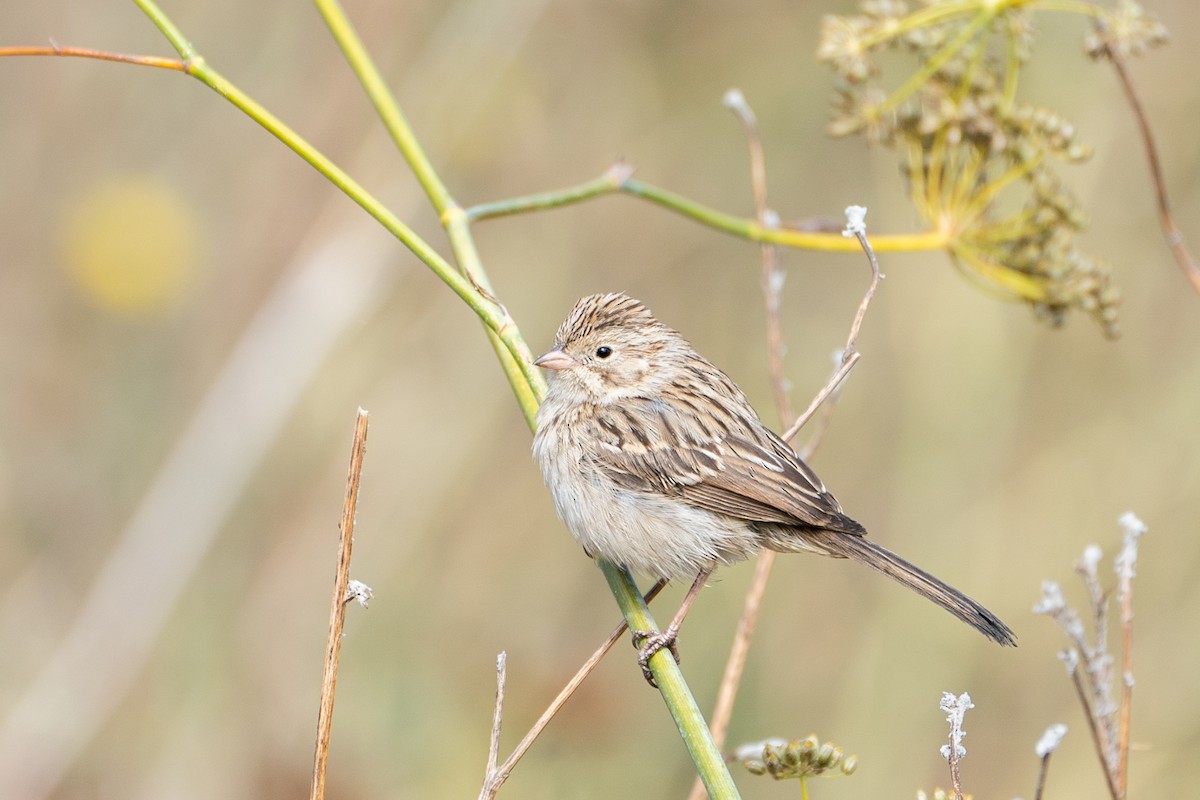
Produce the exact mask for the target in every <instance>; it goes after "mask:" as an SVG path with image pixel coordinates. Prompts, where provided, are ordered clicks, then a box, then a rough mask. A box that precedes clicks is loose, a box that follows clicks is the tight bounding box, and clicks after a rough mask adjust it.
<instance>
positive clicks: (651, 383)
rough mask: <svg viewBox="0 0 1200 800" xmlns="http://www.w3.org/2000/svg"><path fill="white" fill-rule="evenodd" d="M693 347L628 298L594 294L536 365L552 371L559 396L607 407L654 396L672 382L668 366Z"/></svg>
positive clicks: (576, 310)
mask: <svg viewBox="0 0 1200 800" xmlns="http://www.w3.org/2000/svg"><path fill="white" fill-rule="evenodd" d="M689 352H691V346H690V345H688V343H687V342H686V341H685V340H684V339H683V337H682V336H680V335H679V333H678V332H676V331H674V330H672V329H671V328H668V327H667V326H666V325H663V324H662V323H661V322H659V321H658V320H657V319H655V318H654V316H653V315H652V314H651V313H650V311H649V310H648V309H647V308H646V307H645V306H644V305H642V304H641V303H639V302H638V301H637V300H634V299H633V298H632V297H629V296H628V295H625V294H593V295H589V296H587V297H585V298H583V299H582V300H580V301H579V302H578V303H576V304H575V308H574V309H572V310H571V313H570V314H569V315H568V316H567V318H566V320H564V321H563V324H562V325H560V326H559V328H558V334H557V335H556V336H555V337H554V347H553V348H551V349H550V350H548V351H547V352H545V353H544V354H542V355H541V356H540V357H539V358H538V359H537V360H536V361H534V362H533V363H534V364H536V365H537V366H539V367H542V368H544V369H548V370H551V376H550V379H551V385H552V387H553V388H554V390H555V391H569V392H571V393H572V395H574V396H575V397H574V399H576V400H578V401H584V402H593V403H606V402H613V401H617V400H620V399H622V398H625V397H639V396H640V397H645V396H648V395H653V394H655V393H657V392H658V391H661V389H662V388H663V387H664V386H665V385H666V384H667V383H668V382H669V380H670V374H671V373H672V372H673V370H671V369H670V365H671V364H672V363H673V362H677V361H679V360H681V359H686V357H687V354H688V353H689Z"/></svg>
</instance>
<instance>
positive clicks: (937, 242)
mask: <svg viewBox="0 0 1200 800" xmlns="http://www.w3.org/2000/svg"><path fill="white" fill-rule="evenodd" d="M623 167H624V165H620V164H618V165H617V166H615V167H613V168H611V169H610V170H609V171H608V172H606V173H604V174H603V175H601V176H600V177H599V178H596V179H595V180H591V181H588V182H586V183H581V184H579V185H577V186H572V187H570V188H567V189H561V190H557V191H550V192H540V193H538V194H532V195H526V196H523V197H514V198H510V199H506V200H497V201H494V202H491V203H482V204H480V205H475V206H471V207H470V208H468V209H466V212H465V213H466V216H467V218H468V219H470V220H483V219H491V218H493V217H501V216H507V215H510V214H522V213H527V212H531V211H547V210H549V209H552V208H560V207H562V206H566V205H571V204H572V203H579V202H583V201H584V200H591V199H593V198H596V197H600V196H602V195H606V194H612V193H614V192H622V193H624V194H628V195H631V196H633V197H638V198H641V199H642V200H647V201H649V202H651V203H654V204H655V205H659V206H662V207H664V208H667V209H670V210H671V211H674V212H675V213H677V214H681V215H683V216H685V217H687V218H689V219H691V220H694V221H695V222H699V223H700V224H702V225H706V226H708V227H710V228H715V229H717V230H719V231H724V232H725V233H729V234H733V235H734V236H739V237H741V238H743V239H747V240H749V241H752V242H762V243H765V244H778V245H782V246H784V247H796V248H801V249H805V250H820V251H824V252H837V253H850V252H853V253H857V252H860V251H861V249H862V248H860V247H859V245H858V242H857V241H856V240H854V239H847V238H846V237H844V236H842V235H841V233H816V232H811V231H798V230H794V229H790V228H771V227H768V226H765V225H763V224H762V223H760V222H759V221H758V220H755V219H750V218H748V217H738V216H735V215H733V214H726V213H725V212H723V211H717V210H716V209H714V208H709V207H708V206H705V205H702V204H700V203H697V202H695V201H694V200H690V199H688V198H687V197H684V196H683V195H680V194H676V193H675V192H672V191H670V190H668V189H663V188H660V187H658V186H655V185H653V184H650V183H645V182H644V181H638V180H633V179H631V178H622V174H623V173H622V171H620V169H621V168H623ZM949 241H950V240H949V238H948V236H947V234H946V233H944V232H942V231H925V232H922V233H912V234H893V235H886V234H885V235H881V236H874V235H873V236H871V246H872V247H874V248H875V250H876V251H880V252H893V253H895V252H915V251H922V250H940V249H943V248H945V247H946V245H947V244H948V243H949Z"/></svg>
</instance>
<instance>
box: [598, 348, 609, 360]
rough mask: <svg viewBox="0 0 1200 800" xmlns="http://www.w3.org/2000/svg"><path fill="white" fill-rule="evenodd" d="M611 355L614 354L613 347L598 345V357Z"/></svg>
mask: <svg viewBox="0 0 1200 800" xmlns="http://www.w3.org/2000/svg"><path fill="white" fill-rule="evenodd" d="M611 355H612V348H611V347H597V348H596V358H608V357H609V356H611Z"/></svg>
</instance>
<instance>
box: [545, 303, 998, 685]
mask: <svg viewBox="0 0 1200 800" xmlns="http://www.w3.org/2000/svg"><path fill="white" fill-rule="evenodd" d="M534 363H535V364H537V365H538V366H539V367H543V368H545V369H547V370H549V371H550V375H549V390H548V391H547V393H546V399H545V400H544V401H543V402H542V405H541V408H539V409H538V413H537V421H538V429H537V434H536V435H535V437H534V440H533V453H534V457H535V458H536V459H537V461H538V464H539V465H540V466H541V469H542V475H543V477H544V478H545V480H546V484H547V486H549V487H550V492H551V494H552V495H553V496H554V505H555V508H556V509H557V510H558V514H559V516H561V517H562V519H563V520H564V521H565V522H566V524H567V527H568V528H570V529H571V533H572V534H573V535H574V536H575V538H576V539H577V540H578V541H579V542H580V544H582V545H583V549H584V552H586V553H587V554H588V555H589V556H591V557H593V558H603V559H606V560H608V561H610V562H612V563H614V564H618V565H621V566H624V567H627V568H629V569H630V570H632V571H634V572H639V573H643V574H645V575H649V576H653V577H658V578H683V577H687V578H692V579H694V581H693V583H692V587H691V589H689V591H688V593H687V596H686V597H685V598H684V601H683V604H682V605H681V607H680V609H679V613H678V614H676V615H675V619H674V620H673V621H672V622H671V624H670V625H669V626H668V627H667V629H666V631H664V632H662V633H659V634H647V633H637V632H635V634H634V638H635V642H640V643H641V647H640V653H639V658H638V661H639V663H640V664H641V665H642V670H643V672H645V673H646V676H647V679H650V680H651V682H653V680H652V679H651V677H650V673H649V669H648V666H647V662H648V661H649V659H650V657H651V656H653V655H654V653H656V652H658V651H659V650H661V649H663V648H664V647H669V648H670V649H671V650H672V652H675V639H676V637H677V636H678V633H679V626H680V624H681V623H682V622H683V618H684V616H685V615H686V614H687V611H688V608H689V607H690V606H691V604H692V601H693V600H694V599H695V596H696V594H697V593H698V592H699V590H700V587H701V586H703V585H704V582H705V581H706V580H707V579H708V576H709V575H710V574H711V573H712V571H713V569H715V568H716V567H717V566H718V565H723V564H731V563H734V562H737V561H741V560H742V559H745V558H748V557H749V556H752V555H754V554H755V553H758V552H759V551H760V550H762V549H764V548H766V549H769V550H775V551H778V552H783V553H799V552H812V553H820V554H822V555H827V556H833V557H835V558H850V559H852V560H854V561H858V562H860V563H863V564H866V565H867V566H868V567H871V568H873V569H876V570H878V571H879V572H882V573H883V574H884V575H887V576H888V577H890V578H892V579H894V580H896V581H898V582H900V583H901V584H903V585H904V586H907V587H908V588H910V589H912V590H913V591H915V592H917V593H918V594H920V595H922V596H924V597H927V598H929V599H930V600H932V601H933V602H935V603H937V604H938V605H940V606H941V607H942V608H944V609H946V610H947V611H949V612H950V613H951V614H953V615H955V616H956V617H958V618H959V619H961V620H963V621H964V622H966V623H967V624H969V625H972V626H973V627H975V629H976V630H978V631H979V632H981V633H982V634H983V635H984V636H987V637H988V638H989V639H992V640H994V641H996V642H999V643H1000V644H1005V645H1012V644H1015V637H1014V636H1013V633H1012V631H1010V630H1009V628H1008V626H1007V625H1005V624H1004V623H1003V622H1001V621H1000V620H999V619H998V618H997V617H996V615H995V614H993V613H992V612H990V611H988V610H987V609H986V608H984V607H983V606H981V605H979V604H978V603H976V602H975V601H974V600H972V599H971V598H969V597H967V596H966V595H964V594H962V593H961V592H959V591H958V590H957V589H954V588H952V587H950V586H948V585H946V584H945V583H943V582H942V581H940V580H938V579H937V578H935V577H933V576H932V575H930V574H928V573H927V572H924V571H923V570H921V569H919V568H917V567H915V566H913V565H912V564H910V563H908V562H907V561H905V560H904V559H902V558H900V557H899V556H897V555H895V554H894V553H891V552H889V551H888V550H885V549H884V548H882V547H880V546H879V545H877V544H875V543H874V542H872V541H870V540H869V539H867V538H866V535H865V534H866V531H865V530H864V529H863V527H862V526H861V525H859V524H858V523H857V522H855V521H854V520H852V519H850V518H849V517H847V516H846V515H845V514H843V513H842V508H841V506H840V505H839V504H838V501H837V500H836V499H834V496H833V495H832V494H830V493H829V492H828V491H827V490H826V489H825V486H824V484H822V483H821V480H820V479H819V478H818V477H817V476H816V474H814V473H813V471H812V470H811V469H809V468H808V465H807V464H805V463H804V462H803V461H802V460H800V457H799V456H798V455H796V453H795V451H793V450H792V448H791V447H790V446H788V444H787V443H786V442H785V441H783V439H781V438H780V437H779V436H777V435H776V434H775V433H773V432H771V431H770V430H769V429H768V428H767V427H766V426H765V425H764V424H763V423H762V420H760V419H759V417H758V414H757V413H756V412H755V411H754V409H753V408H752V407H751V405H750V402H749V401H748V400H747V399H746V396H745V395H744V394H743V393H742V391H741V390H740V389H738V387H737V386H736V385H735V384H734V382H733V381H732V380H731V379H730V378H729V376H728V375H726V374H725V373H724V372H722V371H721V370H719V369H718V368H717V367H715V366H713V365H712V364H711V363H709V362H708V361H707V360H705V359H704V358H703V357H702V356H701V355H700V354H699V353H697V352H696V351H695V350H694V349H693V348H692V346H691V345H690V344H689V343H688V342H687V340H685V339H684V338H683V336H681V335H680V334H679V333H678V332H677V331H675V330H672V329H671V328H668V327H667V326H666V325H663V324H662V323H661V322H659V321H658V320H657V319H655V318H654V317H653V316H652V315H651V314H650V312H649V310H647V309H646V307H645V306H643V305H642V304H641V303H639V302H638V301H637V300H634V299H633V298H631V297H628V296H627V295H624V294H597V295H591V296H589V297H585V298H583V299H582V300H580V301H579V302H578V303H577V304H576V305H575V308H574V309H573V310H572V311H571V313H570V315H569V316H568V317H567V318H566V320H565V321H564V322H563V323H562V325H561V326H560V327H559V329H558V334H557V336H556V337H555V344H554V347H553V348H551V349H550V350H549V351H547V352H546V353H545V354H543V355H542V356H541V357H540V358H538V359H537V360H536V361H535V362H534ZM676 658H678V654H677V653H676Z"/></svg>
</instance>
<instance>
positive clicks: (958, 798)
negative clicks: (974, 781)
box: [949, 744, 963, 800]
mask: <svg viewBox="0 0 1200 800" xmlns="http://www.w3.org/2000/svg"><path fill="white" fill-rule="evenodd" d="M949 759H950V783H951V785H952V787H953V788H954V800H962V796H963V794H962V776H961V775H960V774H959V771H958V747H957V746H955V745H953V744H951V745H950V756H949Z"/></svg>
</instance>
